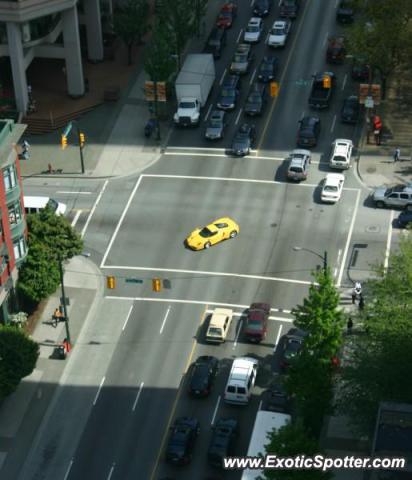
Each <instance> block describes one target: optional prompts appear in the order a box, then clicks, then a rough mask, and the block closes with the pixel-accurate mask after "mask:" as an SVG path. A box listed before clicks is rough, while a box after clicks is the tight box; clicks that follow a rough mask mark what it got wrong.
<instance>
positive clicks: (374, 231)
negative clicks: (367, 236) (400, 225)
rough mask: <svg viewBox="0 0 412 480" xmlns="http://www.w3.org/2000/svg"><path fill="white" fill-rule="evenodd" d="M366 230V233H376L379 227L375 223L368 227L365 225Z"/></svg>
mask: <svg viewBox="0 0 412 480" xmlns="http://www.w3.org/2000/svg"><path fill="white" fill-rule="evenodd" d="M366 231H367V232H368V233H378V232H380V231H381V229H380V227H377V226H376V225H371V226H370V227H366Z"/></svg>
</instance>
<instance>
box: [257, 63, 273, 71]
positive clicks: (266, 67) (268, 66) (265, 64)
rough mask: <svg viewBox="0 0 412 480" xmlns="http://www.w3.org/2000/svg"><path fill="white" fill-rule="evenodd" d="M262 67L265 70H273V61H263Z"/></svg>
mask: <svg viewBox="0 0 412 480" xmlns="http://www.w3.org/2000/svg"><path fill="white" fill-rule="evenodd" d="M260 69H261V70H263V71H264V72H271V71H272V69H273V66H272V64H271V63H262V65H261V66H260Z"/></svg>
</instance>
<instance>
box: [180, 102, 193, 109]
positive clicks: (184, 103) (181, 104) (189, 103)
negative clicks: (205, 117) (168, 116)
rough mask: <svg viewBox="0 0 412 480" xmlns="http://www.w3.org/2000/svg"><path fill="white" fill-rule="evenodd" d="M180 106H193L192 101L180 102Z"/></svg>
mask: <svg viewBox="0 0 412 480" xmlns="http://www.w3.org/2000/svg"><path fill="white" fill-rule="evenodd" d="M179 107H180V108H195V104H194V102H180V104H179Z"/></svg>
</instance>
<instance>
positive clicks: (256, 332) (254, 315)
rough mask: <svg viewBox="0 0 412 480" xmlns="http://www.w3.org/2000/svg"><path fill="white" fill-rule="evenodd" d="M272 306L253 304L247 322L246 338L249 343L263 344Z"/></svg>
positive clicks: (248, 312)
mask: <svg viewBox="0 0 412 480" xmlns="http://www.w3.org/2000/svg"><path fill="white" fill-rule="evenodd" d="M269 314H270V305H269V304H268V303H252V305H251V306H250V307H249V309H248V311H247V315H246V321H245V330H244V334H245V338H246V339H247V340H248V341H249V342H257V343H259V342H261V341H262V340H264V339H265V338H266V334H267V331H268V320H269Z"/></svg>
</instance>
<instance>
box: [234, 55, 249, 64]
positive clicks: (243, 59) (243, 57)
mask: <svg viewBox="0 0 412 480" xmlns="http://www.w3.org/2000/svg"><path fill="white" fill-rule="evenodd" d="M246 61H247V55H245V54H244V53H237V54H236V55H235V59H234V62H235V63H245V62H246Z"/></svg>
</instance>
